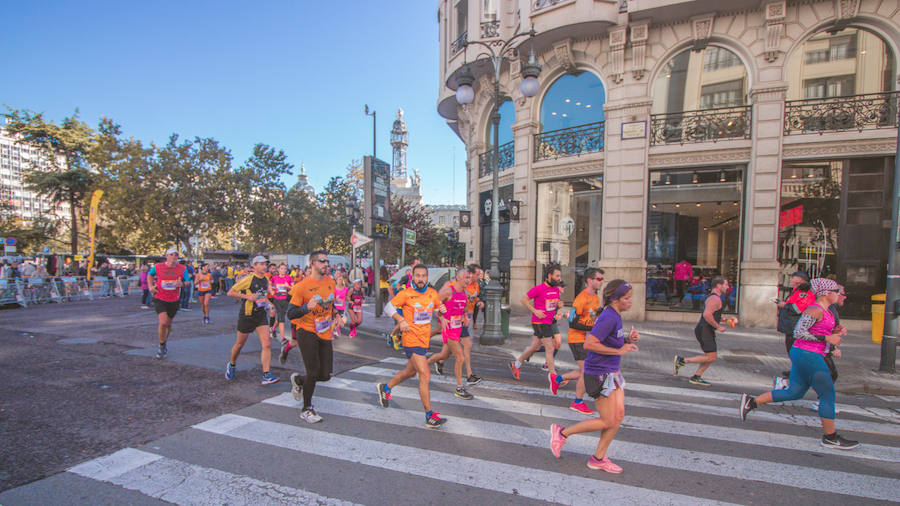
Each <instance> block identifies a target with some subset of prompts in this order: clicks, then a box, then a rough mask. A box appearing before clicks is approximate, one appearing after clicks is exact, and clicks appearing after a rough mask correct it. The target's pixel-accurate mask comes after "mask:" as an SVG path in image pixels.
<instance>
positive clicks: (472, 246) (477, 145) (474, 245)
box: [466, 142, 485, 264]
mask: <svg viewBox="0 0 900 506" xmlns="http://www.w3.org/2000/svg"><path fill="white" fill-rule="evenodd" d="M468 148H469V149H468V153H467V154H468V158H467V161H466V166H467V167H468V169H469V170H467V171H466V172H467V174H468V181H467V187H466V188H467V190H468V191H467V192H466V207H467V208H468V209H469V210H470V211H471V212H472V232H471V234H472V235H471V241H470V243H469V244H468V246H467V248H466V263H467V264H468V263H472V262H479V261H480V260H479V259H480V255H479V252H480V251H481V212H480V209H479V208H478V193H479V188H478V171H479V170H480V168H479V166H478V154H479V153H481V152H483V151H484V150H485V146H484V143H483V142H473V143H471V144H470V145H469V146H468Z"/></svg>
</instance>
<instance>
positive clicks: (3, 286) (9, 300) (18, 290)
mask: <svg viewBox="0 0 900 506" xmlns="http://www.w3.org/2000/svg"><path fill="white" fill-rule="evenodd" d="M22 287H23V283H22V280H21V278H15V279H0V304H2V305H5V304H19V305H20V306H22V307H25V306H26V302H25V297H24V296H23V294H22Z"/></svg>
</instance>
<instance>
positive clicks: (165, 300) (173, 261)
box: [147, 248, 191, 359]
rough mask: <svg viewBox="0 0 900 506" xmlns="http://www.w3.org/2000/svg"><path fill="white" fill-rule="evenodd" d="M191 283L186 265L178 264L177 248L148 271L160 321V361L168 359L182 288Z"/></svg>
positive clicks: (148, 283)
mask: <svg viewBox="0 0 900 506" xmlns="http://www.w3.org/2000/svg"><path fill="white" fill-rule="evenodd" d="M190 282H191V278H190V276H189V275H188V273H187V269H186V268H185V266H184V264H180V263H178V250H177V249H175V248H169V249H168V250H166V261H165V262H160V263H158V264H154V265H153V266H152V267H150V270H149V271H147V285H148V286H149V287H150V293H151V294H153V306H154V308H155V309H156V317H157V319H158V321H159V326H158V327H157V334H158V336H159V350H158V351H157V352H156V358H158V359H163V358H166V355H168V353H169V350H168V348H167V347H166V343H167V342H168V341H169V333H170V332H172V319H173V318H175V314H176V313H178V308H179V307H180V306H181V293H180V292H181V287H182V286H186V285H188V284H190Z"/></svg>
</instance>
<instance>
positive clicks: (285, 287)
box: [275, 283, 290, 293]
mask: <svg viewBox="0 0 900 506" xmlns="http://www.w3.org/2000/svg"><path fill="white" fill-rule="evenodd" d="M289 288H290V287H289V286H288V285H286V284H284V283H279V284H277V285H275V289H276V290H277V291H278V293H287V292H288V289H289Z"/></svg>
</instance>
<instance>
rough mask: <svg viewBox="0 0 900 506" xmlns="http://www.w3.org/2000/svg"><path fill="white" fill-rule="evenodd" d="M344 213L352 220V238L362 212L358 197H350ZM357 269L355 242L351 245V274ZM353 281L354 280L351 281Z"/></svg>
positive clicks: (345, 204)
mask: <svg viewBox="0 0 900 506" xmlns="http://www.w3.org/2000/svg"><path fill="white" fill-rule="evenodd" d="M344 211H346V212H347V218H349V219H350V237H351V238H352V237H353V236H354V235H356V223H357V220H359V216H360V211H359V202H357V200H356V195H350V198H348V199H347V202H345V203H344ZM355 268H356V245H355V244H353V242H351V243H350V272H353V269H355ZM351 281H352V280H351Z"/></svg>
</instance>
